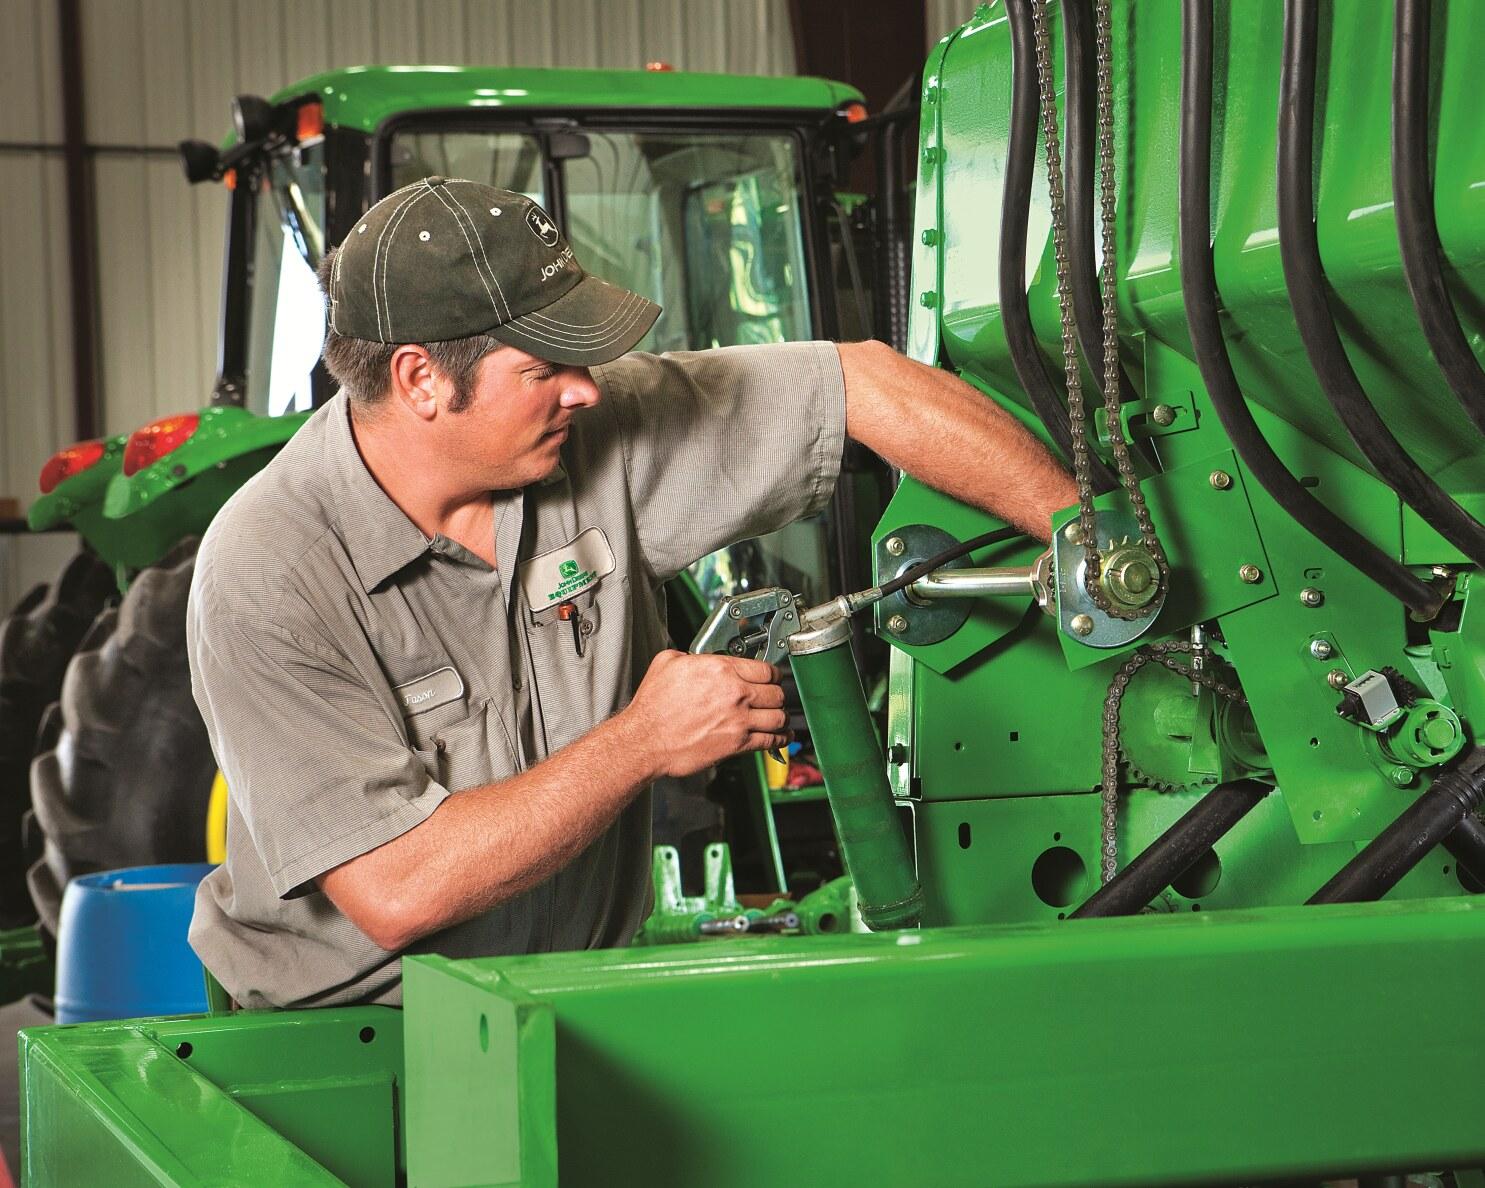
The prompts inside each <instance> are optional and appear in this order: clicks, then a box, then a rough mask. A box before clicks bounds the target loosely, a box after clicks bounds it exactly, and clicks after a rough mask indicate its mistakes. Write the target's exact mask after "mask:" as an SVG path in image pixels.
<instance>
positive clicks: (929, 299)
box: [918, 289, 938, 309]
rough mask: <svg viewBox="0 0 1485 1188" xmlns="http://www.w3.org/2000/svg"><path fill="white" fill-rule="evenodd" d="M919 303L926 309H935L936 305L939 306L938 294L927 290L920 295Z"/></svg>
mask: <svg viewBox="0 0 1485 1188" xmlns="http://www.w3.org/2000/svg"><path fill="white" fill-rule="evenodd" d="M918 303H919V304H920V305H922V307H923V308H924V309H933V308H934V307H935V306H936V305H938V294H937V293H936V292H934V291H933V290H932V289H927V290H925V291H924V292H922V293H919V294H918Z"/></svg>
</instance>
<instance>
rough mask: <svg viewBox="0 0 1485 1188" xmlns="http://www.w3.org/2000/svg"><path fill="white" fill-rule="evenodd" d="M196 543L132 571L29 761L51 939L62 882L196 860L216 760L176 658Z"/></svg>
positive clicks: (35, 892) (183, 660)
mask: <svg viewBox="0 0 1485 1188" xmlns="http://www.w3.org/2000/svg"><path fill="white" fill-rule="evenodd" d="M198 543H199V542H198V541H197V540H195V539H191V540H189V541H186V542H184V543H183V544H181V545H179V546H177V547H176V548H175V549H174V550H173V551H172V552H171V553H170V554H169V555H168V556H167V557H166V558H165V559H164V561H162V562H161V563H160V564H159V565H158V566H155V567H152V568H150V569H147V570H145V571H144V572H143V573H141V574H139V576H138V577H136V578H135V579H134V582H133V584H132V585H131V586H130V587H129V592H128V593H127V594H126V595H124V600H123V602H121V603H120V604H119V608H118V612H117V616H116V618H115V619H114V625H113V628H112V630H111V631H110V630H109V623H108V622H106V621H104V620H100V621H99V622H98V623H97V624H96V626H95V629H94V630H93V631H92V632H90V633H89V636H90V638H89V640H88V643H89V644H90V645H92V646H90V647H87V648H82V649H80V650H79V651H78V653H77V655H76V656H74V657H73V659H72V663H71V664H69V665H68V666H67V675H66V677H65V679H64V680H63V682H62V699H61V715H60V729H59V730H58V731H57V736H56V740H55V745H54V746H53V747H52V748H51V749H49V750H46V751H44V752H40V753H38V754H37V756H36V758H35V760H34V761H33V763H32V764H31V800H32V804H33V806H34V808H35V812H36V824H37V825H38V826H39V827H40V830H41V834H42V838H43V845H42V854H41V857H40V858H39V859H38V860H37V861H36V862H35V863H34V864H33V865H32V866H31V870H30V872H29V875H28V882H29V884H30V889H31V899H32V901H33V903H34V904H35V906H36V911H37V913H38V915H39V916H40V921H41V925H42V927H43V928H44V929H45V930H47V931H50V932H51V933H52V934H53V935H55V933H56V929H57V917H58V914H59V912H60V910H61V904H62V892H63V890H64V889H65V888H66V886H67V881H68V880H69V879H71V878H74V877H76V876H77V875H82V874H91V873H92V872H94V871H100V870H118V869H120V868H123V867H127V866H146V865H153V864H155V863H161V862H199V861H201V860H202V857H203V855H204V853H205V844H206V843H205V838H206V807H207V798H208V795H209V793H210V790H211V783H212V778H213V776H214V775H215V774H216V761H215V760H214V759H213V758H212V753H211V744H210V742H209V741H208V739H207V735H206V724H205V723H204V722H202V720H201V715H200V713H199V712H198V711H197V709H196V703H195V701H193V700H192V698H191V672H190V666H189V663H188V660H187V657H186V597H187V595H188V593H189V592H190V588H191V574H192V573H193V571H194V569H195V563H196V545H197V544H198ZM107 614H108V612H105V615H107Z"/></svg>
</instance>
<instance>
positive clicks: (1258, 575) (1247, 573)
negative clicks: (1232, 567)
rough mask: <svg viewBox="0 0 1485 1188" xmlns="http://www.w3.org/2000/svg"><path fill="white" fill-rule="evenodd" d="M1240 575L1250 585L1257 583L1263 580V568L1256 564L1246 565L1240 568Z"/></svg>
mask: <svg viewBox="0 0 1485 1188" xmlns="http://www.w3.org/2000/svg"><path fill="white" fill-rule="evenodd" d="M1238 577H1240V578H1242V579H1243V581H1245V582H1247V583H1248V585H1250V586H1253V585H1257V584H1258V583H1259V582H1261V581H1263V570H1261V569H1259V568H1258V566H1256V565H1244V566H1242V567H1240V568H1239V569H1238Z"/></svg>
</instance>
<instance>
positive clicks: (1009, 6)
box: [999, 0, 1116, 491]
mask: <svg viewBox="0 0 1485 1188" xmlns="http://www.w3.org/2000/svg"><path fill="white" fill-rule="evenodd" d="M1032 2H1033V0H1006V6H1005V11H1006V17H1007V19H1008V20H1009V22H1010V32H1011V113H1010V135H1009V138H1008V141H1007V144H1006V163H1005V190H1004V192H1003V194H1002V196H1001V206H1000V277H999V279H1000V318H1001V322H1002V324H1003V325H1004V326H1005V337H1006V345H1007V346H1008V347H1009V349H1010V354H1011V364H1012V366H1013V367H1015V369H1016V378H1017V379H1019V380H1020V381H1021V386H1022V387H1023V388H1024V389H1026V395H1027V396H1028V397H1029V398H1030V400H1031V407H1032V408H1033V409H1035V411H1036V415H1037V416H1038V417H1040V418H1041V421H1042V424H1043V425H1045V426H1046V428H1047V433H1048V434H1050V436H1051V438H1052V444H1053V445H1055V446H1056V447H1057V450H1058V451H1059V452H1060V453H1061V454H1062V457H1063V458H1064V459H1065V460H1068V461H1071V459H1072V432H1071V430H1070V429H1069V428H1068V423H1067V403H1066V401H1065V400H1064V399H1063V397H1062V395H1061V393H1060V391H1059V386H1058V384H1057V383H1056V382H1055V381H1054V380H1053V379H1052V373H1051V372H1050V371H1049V370H1048V369H1047V361H1046V358H1045V357H1044V356H1043V355H1042V351H1041V348H1040V347H1039V346H1038V345H1037V341H1036V332H1035V331H1034V330H1033V329H1032V327H1031V309H1030V306H1029V305H1028V303H1027V300H1026V234H1027V226H1028V223H1029V220H1030V217H1031V182H1032V177H1033V175H1034V174H1035V173H1036V132H1037V122H1038V117H1039V116H1040V114H1041V97H1040V93H1039V91H1038V87H1037V77H1036V39H1035V35H1034V33H1033V30H1032V23H1031V9H1030V4H1031V3H1032ZM1092 462H1093V485H1094V486H1095V487H1096V488H1097V489H1099V490H1104V491H1109V490H1113V488H1114V487H1115V485H1116V484H1115V481H1114V477H1113V475H1112V474H1110V473H1109V470H1108V468H1107V467H1106V466H1104V465H1103V463H1102V462H1100V461H1099V460H1098V459H1097V458H1094V459H1093V460H1092Z"/></svg>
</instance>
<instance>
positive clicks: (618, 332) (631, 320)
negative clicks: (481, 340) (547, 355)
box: [502, 305, 645, 351]
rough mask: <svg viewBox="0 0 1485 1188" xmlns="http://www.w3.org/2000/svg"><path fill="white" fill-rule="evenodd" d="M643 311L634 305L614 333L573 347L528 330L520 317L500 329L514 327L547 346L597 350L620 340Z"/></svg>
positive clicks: (557, 339)
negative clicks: (630, 312)
mask: <svg viewBox="0 0 1485 1188" xmlns="http://www.w3.org/2000/svg"><path fill="white" fill-rule="evenodd" d="M644 313H645V307H644V306H643V305H639V306H636V307H635V310H634V314H633V316H631V317H630V318H629V320H628V321H627V322H625V323H624V325H623V326H621V327H619V328H618V329H617V330H615V331H614V333H613V334H612V335H610V336H609V337H608V338H606V339H604V340H603V341H602V342H591V343H587V344H585V345H581V346H576V347H573V344H572V343H570V342H569V341H567V340H566V339H561V338H552V337H550V336H548V335H545V334H539V333H536V332H534V331H531V330H528V329H527V328H526V327H525V326H523V325H521V319H520V318H517V319H515V320H514V321H511V322H507V323H506V324H505V326H504V327H502V329H505V330H511V329H514V330H516V331H518V332H519V333H521V334H524V335H525V336H526V337H528V338H530V339H531V340H532V341H533V342H537V343H545V344H546V345H548V346H555V347H571V348H572V349H574V350H578V351H599V350H602V349H603V348H604V347H608V346H612V345H613V344H614V343H616V342H620V341H622V340H623V339H624V337H625V335H626V334H627V333H628V331H629V327H630V326H632V325H633V324H634V323H635V322H637V321H639V319H640V318H641V317H643V316H644Z"/></svg>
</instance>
